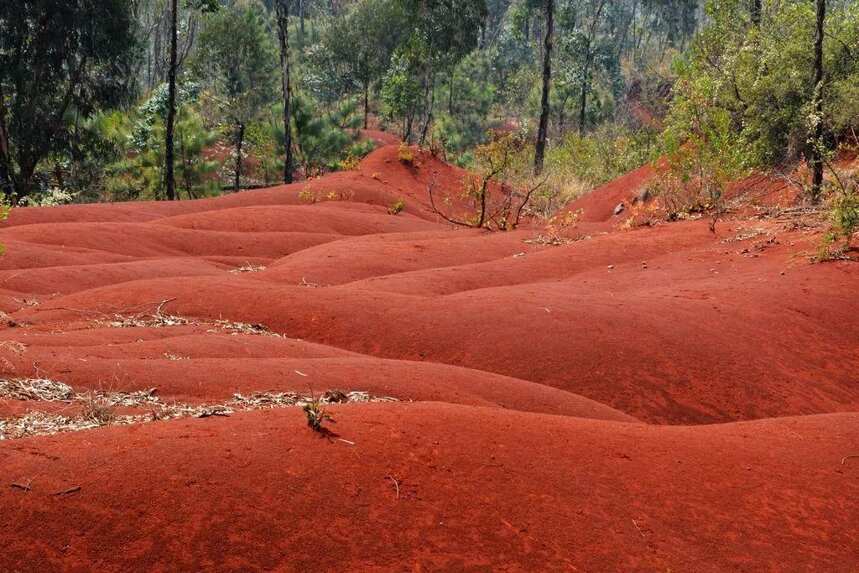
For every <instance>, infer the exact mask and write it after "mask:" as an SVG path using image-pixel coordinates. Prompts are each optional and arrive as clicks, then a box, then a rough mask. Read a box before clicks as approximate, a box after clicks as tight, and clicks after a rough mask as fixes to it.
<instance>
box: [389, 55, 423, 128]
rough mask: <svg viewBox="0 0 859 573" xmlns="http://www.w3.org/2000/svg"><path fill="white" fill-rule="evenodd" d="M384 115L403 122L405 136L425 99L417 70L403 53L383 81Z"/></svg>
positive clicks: (396, 57) (398, 56)
mask: <svg viewBox="0 0 859 573" xmlns="http://www.w3.org/2000/svg"><path fill="white" fill-rule="evenodd" d="M381 95H382V104H383V108H382V113H383V114H384V115H385V117H387V118H388V119H391V120H400V121H402V122H403V126H402V129H403V134H404V135H405V134H406V133H407V131H408V129H409V126H408V124H409V123H410V122H411V120H412V119H413V118H414V115H415V113H416V108H417V106H418V105H419V104H420V103H421V101H422V98H423V91H422V89H421V84H420V82H419V81H418V78H417V70H416V68H415V66H414V65H413V64H412V63H411V62H410V60H409V58H408V57H407V56H406V55H404V54H403V53H401V52H398V53H395V54H394V57H393V59H392V61H391V66H390V68H388V71H387V73H386V74H385V77H384V79H383V80H382V92H381Z"/></svg>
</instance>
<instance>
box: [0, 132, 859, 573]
mask: <svg viewBox="0 0 859 573" xmlns="http://www.w3.org/2000/svg"><path fill="white" fill-rule="evenodd" d="M396 155H397V148H396V147H395V146H388V147H382V148H381V149H379V150H378V151H376V152H374V153H373V154H371V155H370V157H368V158H367V159H366V160H364V162H363V163H362V165H361V166H360V168H359V169H358V170H357V171H352V172H343V173H339V174H334V175H329V176H326V177H323V178H321V179H317V180H314V181H313V182H310V183H300V184H295V185H292V186H280V187H275V188H271V189H265V190H259V191H248V192H244V193H241V194H235V195H228V196H224V197H221V198H217V199H207V200H198V201H182V202H171V203H134V204H112V205H92V206H69V207H58V208H43V209H18V210H15V212H14V213H13V214H12V217H11V218H10V219H9V221H8V222H7V223H6V224H5V225H4V226H3V228H2V229H0V242H2V243H3V244H5V245H6V248H7V253H6V254H5V255H4V256H3V257H2V259H0V267H2V271H0V282H2V308H3V310H4V311H5V312H6V313H7V315H6V316H5V327H4V328H3V329H2V331H0V352H2V363H3V365H4V366H3V367H4V370H5V377H6V378H7V379H15V378H19V379H20V378H23V379H40V380H49V381H53V382H54V383H63V384H66V385H68V386H70V387H71V389H73V391H74V392H75V393H77V395H78V396H82V395H85V393H86V392H89V391H99V392H101V393H102V394H100V395H102V396H113V397H120V398H122V399H123V400H124V402H121V403H117V406H116V412H115V414H116V416H119V417H118V418H116V419H115V421H114V423H113V424H111V425H109V426H110V427H104V428H98V429H76V428H74V427H71V426H69V427H66V428H64V429H67V430H70V431H67V432H61V433H53V430H50V424H47V428H48V429H45V427H42V430H40V429H39V425H38V424H39V421H40V420H41V421H42V422H43V423H44V421H45V420H46V419H47V420H48V421H52V422H51V423H53V424H57V419H58V418H57V416H64V417H65V418H64V419H65V420H66V422H69V420H74V419H77V418H76V416H81V415H82V414H81V413H82V412H86V408H87V407H88V406H87V403H86V402H85V401H82V400H81V399H79V398H70V397H69V396H65V397H64V398H62V399H56V398H55V399H54V400H53V401H46V400H44V399H42V400H40V399H34V397H33V396H29V397H27V396H25V397H23V399H22V396H20V395H19V396H17V397H14V396H11V395H6V398H7V399H5V400H3V399H0V419H2V420H3V422H4V423H5V424H6V434H5V437H6V438H7V439H5V440H2V441H0V460H2V462H0V467H2V474H3V479H4V480H5V482H6V484H5V487H4V488H3V489H2V490H0V498H1V499H2V503H3V507H4V511H3V512H2V517H0V527H2V531H3V532H4V533H3V534H0V547H2V548H3V551H2V552H0V569H3V570H12V571H44V570H84V569H92V568H93V567H95V568H97V569H98V570H101V571H128V570H141V571H143V570H147V571H149V570H175V569H177V568H179V569H194V570H209V569H220V570H225V569H228V570H243V571H247V570H272V569H277V570H307V569H316V570H334V569H336V570H345V569H349V570H365V571H366V570H373V571H401V570H404V569H411V570H415V571H423V570H508V571H526V570H573V571H576V570H578V571H614V570H647V571H649V570H668V569H670V570H680V571H685V570H695V571H724V570H744V571H760V570H809V569H816V568H818V567H819V566H820V565H821V564H822V563H827V564H829V565H828V566H827V570H830V571H850V570H855V569H856V567H859V558H857V555H856V553H855V547H856V546H857V545H859V533H857V530H856V528H855V527H853V524H855V522H856V521H857V519H859V502H857V500H859V480H857V476H859V473H857V472H859V460H856V459H854V458H852V457H851V456H855V455H857V454H859V450H857V444H859V417H857V414H856V412H857V411H859V386H857V385H856V377H855V372H857V371H859V353H857V352H856V349H857V333H859V300H857V298H856V296H855V290H856V284H857V279H859V274H857V272H859V271H857V267H856V266H855V263H854V262H851V261H836V262H832V263H827V264H813V263H812V262H810V260H809V253H813V251H814V249H815V247H816V245H817V244H818V242H819V231H817V230H815V229H808V228H804V227H802V226H797V225H792V224H786V223H785V222H784V221H783V220H781V219H778V218H752V217H746V216H744V215H741V214H740V215H735V216H733V217H731V218H729V219H728V220H726V221H724V222H722V223H720V224H719V226H718V228H717V235H716V236H713V235H712V234H711V233H710V232H709V231H708V229H707V223H706V222H705V221H687V222H681V223H673V224H660V225H656V226H652V227H648V228H640V229H633V230H626V229H625V228H624V226H623V225H622V224H621V223H622V219H623V216H615V215H614V214H613V213H614V211H613V207H614V205H616V203H618V202H620V201H623V200H628V198H629V197H631V196H633V195H635V194H636V193H637V192H638V190H639V189H638V186H637V184H635V181H638V180H639V179H640V177H639V176H638V175H635V174H633V175H631V176H630V177H631V178H632V179H630V177H627V178H624V179H621V180H619V181H617V182H614V183H612V184H609V185H607V186H606V187H605V188H601V189H598V190H597V191H595V192H594V193H593V194H592V195H590V196H588V197H586V198H584V199H582V200H581V202H580V203H579V204H574V205H573V206H572V208H574V209H582V210H583V213H582V218H581V223H580V224H579V226H578V227H577V228H576V229H575V230H574V231H573V232H572V233H571V237H573V238H574V239H575V240H573V239H572V238H571V239H570V240H569V241H566V242H563V243H562V244H561V245H550V244H545V243H542V242H540V241H534V238H535V237H536V236H538V234H539V232H540V228H539V227H537V226H526V227H524V228H522V229H520V230H517V231H513V232H509V233H487V232H482V231H476V230H467V229H456V228H452V227H450V226H449V225H447V224H444V222H443V221H440V220H439V219H438V216H437V215H435V214H434V213H433V212H432V211H431V210H430V209H429V208H428V206H427V203H426V186H427V183H428V181H429V178H430V177H432V178H434V179H436V180H437V181H442V182H443V185H444V189H447V190H452V189H455V188H456V185H457V181H458V180H459V179H460V178H461V177H462V172H460V171H458V170H457V169H455V168H453V167H449V166H447V165H445V164H443V163H441V162H438V161H437V160H435V159H433V158H432V157H431V156H428V155H421V156H420V157H419V159H418V161H417V162H416V164H415V165H414V166H411V167H410V166H405V165H402V164H401V163H400V162H398V161H397V160H396ZM308 188H309V189H310V190H311V191H312V192H313V197H314V198H313V199H311V200H308V197H309V195H308V193H307V189H308ZM753 188H754V186H747V187H746V188H744V189H746V190H745V191H743V192H738V194H737V198H738V200H741V198H742V197H743V196H747V197H751V196H757V195H754V193H752V192H751V191H749V190H750V189H751V190H752V191H753V190H754V189H753ZM400 199H401V200H404V202H405V204H406V208H405V210H404V211H403V212H402V213H400V214H399V215H391V214H389V213H388V206H389V205H391V204H392V203H393V202H395V201H397V200H400ZM310 201H313V202H310ZM335 389H336V390H340V391H343V392H345V393H355V392H360V393H361V394H350V396H353V398H351V399H350V400H349V401H350V402H354V403H349V402H347V403H345V404H340V405H333V406H331V413H332V415H333V417H334V419H335V422H336V423H331V424H328V427H329V428H330V432H329V433H328V434H322V435H319V434H314V432H312V431H311V430H310V429H309V428H308V427H307V425H306V423H305V416H304V414H303V413H302V411H301V409H300V408H298V407H289V406H288V405H284V404H278V403H270V402H265V401H262V402H259V403H254V404H253V405H250V406H249V405H248V404H250V402H248V403H239V402H238V401H236V400H237V398H236V396H235V395H236V394H239V395H241V396H244V397H245V398H247V397H249V396H250V397H252V396H255V395H256V393H266V394H265V396H267V397H268V399H272V396H276V395H280V396H283V395H287V394H289V393H294V395H307V394H308V393H314V394H317V395H322V394H323V393H324V392H326V391H330V390H335ZM0 390H2V389H0ZM7 390H8V389H7ZM135 393H136V394H135ZM355 396H357V398H355ZM27 398H29V399H27ZM365 401H369V402H374V403H363V402H365ZM167 404H172V405H173V407H174V408H180V407H181V408H186V410H185V411H184V412H185V413H184V414H181V415H180V414H176V415H175V416H173V417H175V418H177V419H163V420H160V421H149V418H150V417H152V418H157V417H158V416H156V413H155V412H156V410H157V409H158V408H161V407H162V406H163V405H167ZM218 406H220V407H227V408H229V409H228V410H226V411H216V409H213V407H218ZM207 408H208V410H207ZM165 411H166V410H165ZM176 411H177V412H178V410H176ZM38 413H42V414H41V415H40V414H38ZM122 416H131V418H123V417H122ZM198 416H201V417H198ZM22 419H26V420H29V422H28V423H29V424H30V426H28V428H29V430H26V431H24V433H25V434H26V433H28V432H29V433H31V434H40V433H41V434H47V435H35V436H29V437H27V436H24V437H20V428H21V427H22V424H21V422H20V421H21V420H22ZM16 420H17V422H16ZM16 424H17V425H16ZM24 426H26V424H25V425H24ZM2 428H3V426H0V430H2ZM15 428H17V429H18V430H15ZM14 431H19V435H13V433H12V432H14Z"/></svg>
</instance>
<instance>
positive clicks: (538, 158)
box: [534, 0, 555, 175]
mask: <svg viewBox="0 0 859 573" xmlns="http://www.w3.org/2000/svg"><path fill="white" fill-rule="evenodd" d="M554 27H555V0H546V36H545V42H544V49H543V97H542V99H541V100H540V107H541V111H540V127H539V128H538V130H537V145H536V148H535V151H534V175H539V174H540V173H542V171H543V159H544V157H545V155H546V137H547V132H548V129H549V90H550V89H551V85H552V33H553V31H554Z"/></svg>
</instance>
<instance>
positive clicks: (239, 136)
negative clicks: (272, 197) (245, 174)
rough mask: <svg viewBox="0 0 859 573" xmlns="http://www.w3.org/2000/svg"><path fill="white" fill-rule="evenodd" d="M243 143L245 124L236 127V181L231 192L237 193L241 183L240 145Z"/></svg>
mask: <svg viewBox="0 0 859 573" xmlns="http://www.w3.org/2000/svg"><path fill="white" fill-rule="evenodd" d="M244 142H245V124H244V123H240V124H238V125H237V126H236V179H235V182H234V183H233V191H234V192H236V193H238V191H239V188H240V186H241V182H242V145H243V144H244Z"/></svg>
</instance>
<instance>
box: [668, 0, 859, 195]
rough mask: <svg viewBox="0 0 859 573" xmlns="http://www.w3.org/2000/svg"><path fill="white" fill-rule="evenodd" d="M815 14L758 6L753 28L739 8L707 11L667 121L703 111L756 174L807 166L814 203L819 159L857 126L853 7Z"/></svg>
mask: <svg viewBox="0 0 859 573" xmlns="http://www.w3.org/2000/svg"><path fill="white" fill-rule="evenodd" d="M817 8H818V7H817V6H816V5H815V2H811V1H806V2H791V3H780V2H766V3H763V4H762V12H761V15H760V18H758V17H757V16H755V15H754V14H755V11H754V10H752V11H750V10H749V5H748V3H747V2H746V1H745V0H720V1H719V2H715V1H710V2H707V5H706V10H707V15H708V23H707V25H706V27H705V28H704V29H703V30H701V32H700V33H699V34H698V36H697V37H696V38H695V40H694V42H693V43H692V45H691V48H690V50H689V52H688V55H687V56H686V57H685V58H682V59H680V60H679V61H678V65H677V66H676V71H677V73H678V76H679V79H678V81H677V83H676V84H675V86H674V92H673V102H672V109H671V112H670V114H669V123H677V122H676V121H674V120H673V119H672V116H677V117H678V118H681V117H683V116H684V115H685V114H686V112H685V111H684V110H685V109H687V108H688V107H689V105H690V104H691V103H692V102H706V104H707V106H708V107H711V108H713V109H714V110H719V112H720V113H723V114H725V115H726V116H727V117H728V118H729V119H730V124H729V127H730V130H731V133H733V134H734V136H735V137H736V139H737V141H738V142H741V143H742V145H743V147H744V149H745V151H744V152H745V153H747V154H748V162H750V163H751V164H752V165H755V166H759V167H778V166H784V165H790V164H791V163H793V162H795V161H797V160H799V159H801V158H803V157H804V158H806V159H807V160H808V162H809V166H810V167H811V168H812V169H813V170H814V169H818V175H816V176H813V177H812V185H811V187H810V196H811V197H812V199H815V198H816V197H817V196H819V194H820V184H821V183H822V167H821V164H822V163H823V159H825V156H826V155H827V154H828V153H829V152H830V151H831V150H832V149H833V148H834V147H835V145H836V143H837V141H838V140H839V138H844V137H846V136H847V135H848V134H850V133H851V132H852V130H853V129H854V128H855V127H856V126H859V113H857V111H856V110H857V109H859V93H857V90H856V88H855V85H856V83H857V80H859V59H857V58H856V57H855V55H856V54H855V49H856V46H859V24H857V20H859V6H858V5H857V4H856V3H855V2H836V3H830V5H828V6H826V8H827V10H826V11H825V12H823V11H822V10H818V9H817ZM824 16H825V18H824ZM824 37H825V38H827V41H826V42H824V41H823V38H824ZM824 71H825V72H826V73H823V72H824Z"/></svg>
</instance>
